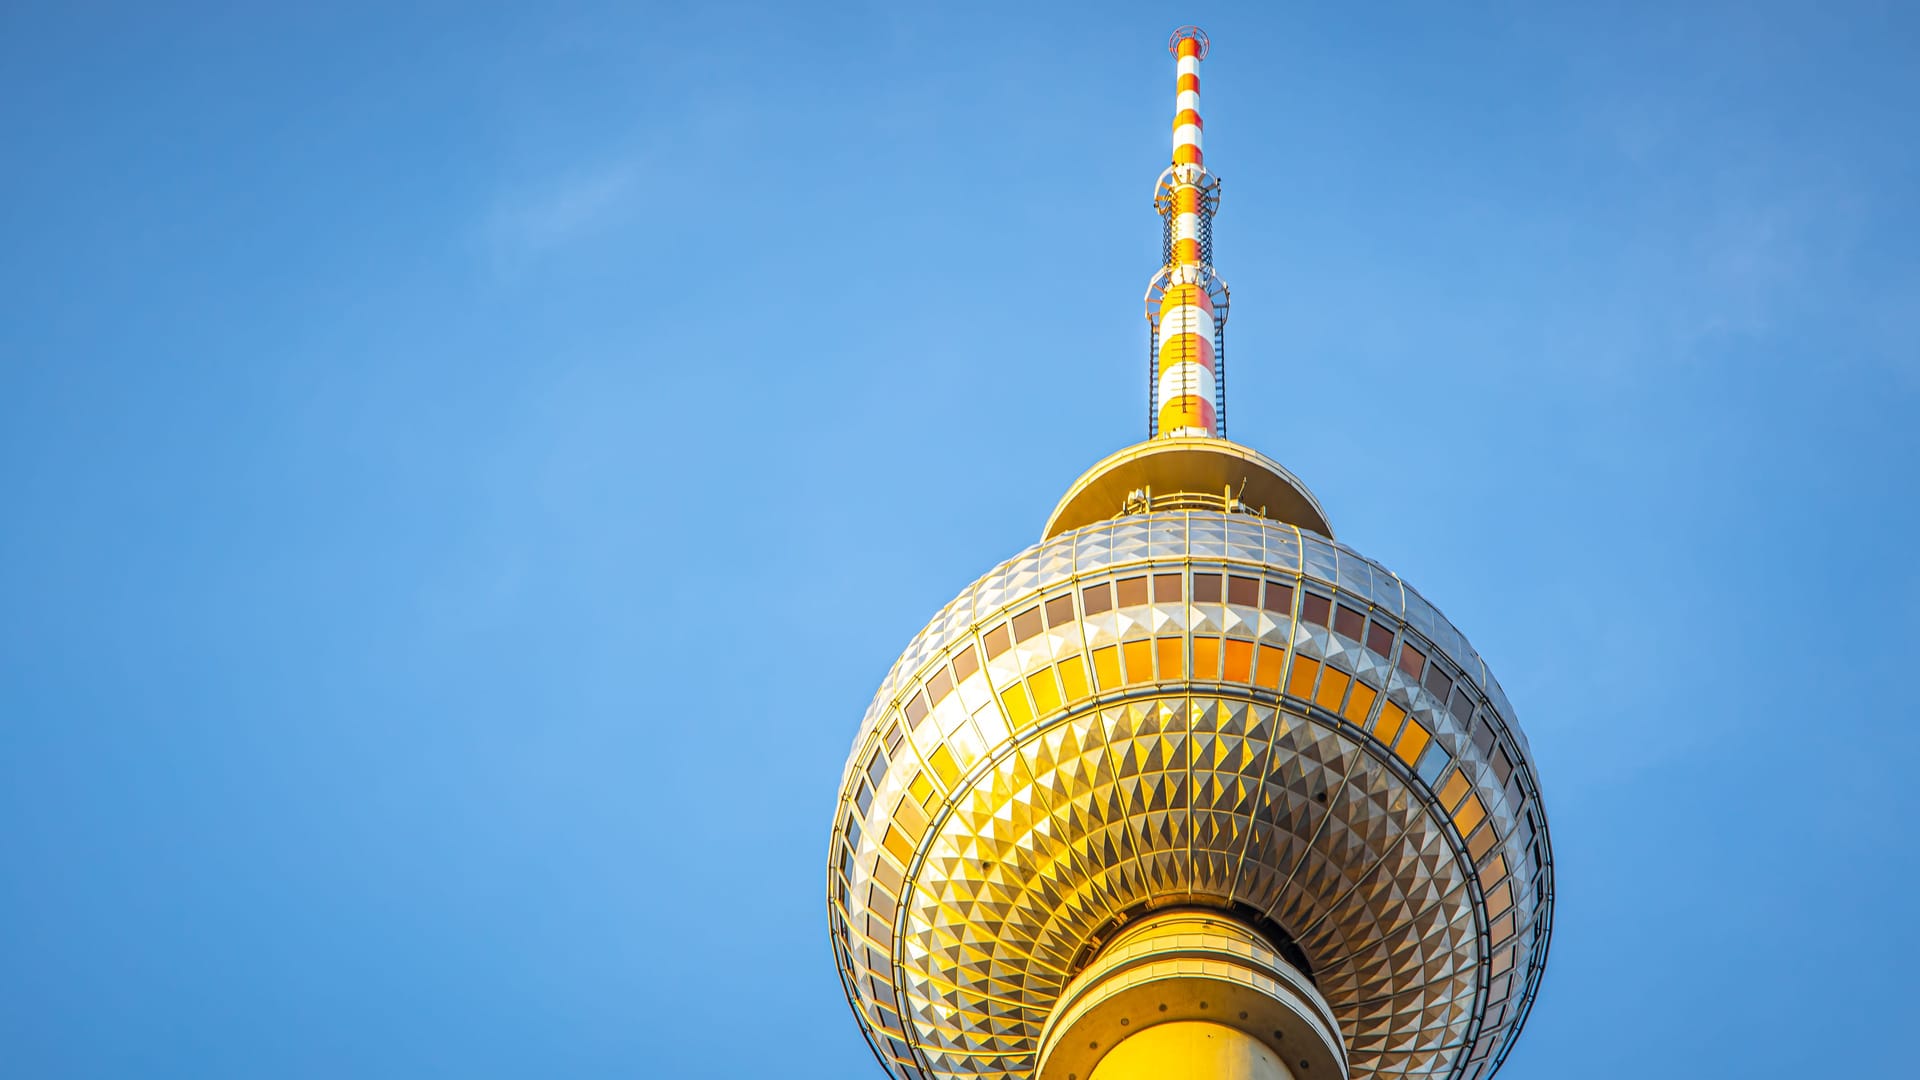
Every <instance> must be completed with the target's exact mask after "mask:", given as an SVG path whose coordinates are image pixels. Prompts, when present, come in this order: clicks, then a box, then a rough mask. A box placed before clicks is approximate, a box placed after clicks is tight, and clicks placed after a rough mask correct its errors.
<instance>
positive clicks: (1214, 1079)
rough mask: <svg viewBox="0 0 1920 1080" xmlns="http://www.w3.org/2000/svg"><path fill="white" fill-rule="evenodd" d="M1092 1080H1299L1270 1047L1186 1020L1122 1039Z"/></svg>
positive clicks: (1235, 1030)
mask: <svg viewBox="0 0 1920 1080" xmlns="http://www.w3.org/2000/svg"><path fill="white" fill-rule="evenodd" d="M1090 1080H1299V1078H1298V1077H1296V1076H1295V1075H1294V1074H1293V1071H1292V1070H1290V1069H1288V1068H1287V1066H1286V1063H1285V1062H1283V1061H1281V1060H1280V1057H1279V1055H1277V1054H1275V1053H1274V1052H1273V1051H1272V1050H1271V1049H1269V1048H1268V1047H1267V1044H1266V1043H1263V1042H1261V1041H1260V1040H1259V1039H1256V1038H1254V1037H1253V1036H1251V1035H1249V1034H1247V1033H1246V1032H1244V1031H1241V1030H1240V1029H1239V1028H1230V1027H1227V1026H1226V1025H1225V1024H1212V1023H1208V1022H1206V1021H1204V1020H1181V1021H1178V1022H1175V1023H1172V1024H1161V1025H1159V1026H1158V1027H1150V1028H1147V1029H1146V1030H1145V1031H1142V1032H1141V1033H1140V1034H1138V1035H1130V1036H1128V1037H1127V1038H1125V1039H1122V1040H1121V1042H1120V1045H1118V1046H1116V1047H1114V1048H1113V1049H1112V1050H1109V1051H1108V1052H1107V1056H1106V1057H1103V1058H1101V1059H1100V1064H1098V1065H1096V1066H1094V1068H1093V1076H1092V1077H1091V1078H1090Z"/></svg>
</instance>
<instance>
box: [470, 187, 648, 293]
mask: <svg viewBox="0 0 1920 1080" xmlns="http://www.w3.org/2000/svg"><path fill="white" fill-rule="evenodd" d="M640 177H641V170H640V163H639V162H638V161H635V160H632V159H629V160H623V161H617V162H613V163H611V164H608V165H602V166H599V167H597V168H593V169H586V170H581V171H578V172H575V173H573V174H571V175H568V176H565V177H562V178H560V179H559V180H556V181H552V182H549V183H547V184H544V185H540V186H537V187H534V188H532V189H530V190H529V189H522V190H518V191H512V192H507V193H503V194H502V196H501V197H500V198H499V199H498V200H497V201H496V202H495V204H494V206H493V209H492V210H491V211H489V213H488V214H487V218H486V221H485V224H484V228H483V232H484V235H485V239H486V245H487V250H488V253H489V254H490V256H491V257H492V260H493V263H494V268H495V269H496V270H505V269H509V268H511V267H514V266H517V265H518V264H520V263H521V262H523V261H524V260H525V259H527V258H529V257H532V256H537V255H541V254H545V253H547V252H551V251H553V250H555V249H558V248H560V247H563V246H565V245H567V244H569V243H572V242H574V241H577V240H579V239H582V238H584V237H586V236H589V235H591V234H592V233H594V232H595V231H596V230H600V229H603V228H607V227H610V226H613V225H616V224H618V223H619V222H620V221H622V220H623V219H624V218H625V217H626V216H627V214H628V213H629V212H630V210H631V209H632V207H633V206H635V205H636V202H637V196H638V195H639V189H640Z"/></svg>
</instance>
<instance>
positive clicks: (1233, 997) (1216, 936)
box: [1037, 908, 1347, 1080]
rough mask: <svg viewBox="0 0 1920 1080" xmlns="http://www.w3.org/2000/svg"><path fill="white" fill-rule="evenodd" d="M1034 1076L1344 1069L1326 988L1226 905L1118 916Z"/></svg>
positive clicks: (1336, 1075) (1078, 980) (1203, 1076)
mask: <svg viewBox="0 0 1920 1080" xmlns="http://www.w3.org/2000/svg"><path fill="white" fill-rule="evenodd" d="M1037 1076H1038V1078H1039V1080H1346V1077H1347V1054H1346V1047H1345V1044H1344V1042H1343V1040H1342V1039H1341V1035H1340V1026H1339V1024H1338V1023H1337V1022H1336V1021H1335V1020H1334V1017H1333V1010H1332V1009H1331V1008H1330V1007H1329V1006H1328V1005H1327V1001H1326V999H1325V998H1323V997H1321V996H1320V992H1319V991H1318V990H1315V989H1314V987H1313V983H1312V982H1311V981H1310V980H1309V979H1308V978H1307V976H1306V974H1305V973H1303V972H1301V971H1300V970H1299V969H1298V968H1296V967H1294V966H1293V964H1292V963H1290V962H1289V961H1288V960H1287V959H1286V958H1285V957H1284V956H1282V955H1281V951H1280V950H1279V949H1278V948H1276V947H1275V945H1274V944H1273V943H1272V942H1270V941H1268V940H1267V939H1266V937H1264V936H1262V935H1261V934H1260V933H1259V932H1257V931H1255V930H1254V929H1253V928H1251V927H1250V926H1248V925H1247V924H1246V923H1243V922H1241V921H1240V920H1239V919H1238V918H1236V917H1234V916H1233V915H1232V914H1229V913H1228V912H1225V911H1220V910H1217V909H1202V908H1178V909H1172V910H1164V911H1159V912H1155V913H1153V914H1150V915H1147V916H1145V917H1143V918H1139V919H1137V920H1136V921H1134V922H1131V923H1129V924H1127V925H1126V926H1124V927H1123V928H1122V929H1121V930H1120V931H1119V933H1118V934H1116V935H1115V936H1114V937H1113V939H1112V940H1111V941H1109V942H1107V943H1106V944H1105V945H1104V946H1103V947H1101V948H1100V950H1099V951H1098V952H1097V953H1096V954H1095V955H1094V957H1093V959H1092V961H1091V962H1089V963H1088V964H1087V965H1086V967H1085V968H1083V969H1082V970H1081V971H1080V972H1079V974H1078V975H1076V976H1075V977H1074V978H1073V980H1072V981H1071V982H1069V983H1068V984H1067V988H1066V991H1065V992H1064V993H1062V994H1061V995H1060V1000H1059V1002H1058V1003H1057V1004H1056V1005H1055V1006H1054V1011H1053V1015H1052V1016H1051V1017H1049V1018H1048V1020H1047V1024H1046V1028H1045V1029H1044V1030H1043V1031H1042V1032H1041V1035H1040V1066H1039V1069H1038V1071H1037Z"/></svg>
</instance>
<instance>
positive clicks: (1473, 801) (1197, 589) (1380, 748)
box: [828, 511, 1553, 1080]
mask: <svg viewBox="0 0 1920 1080" xmlns="http://www.w3.org/2000/svg"><path fill="white" fill-rule="evenodd" d="M1552 896H1553V879H1552V861H1551V854H1550V851H1549V847H1548V842H1547V832H1546V819H1545V816H1544V813H1543V810H1542V807H1541V803H1540V797H1539V788H1538V784H1537V781H1536V779H1535V774H1534V769H1533V764H1532V759H1531V755H1530V753H1529V751H1528V749H1527V745H1526V741H1525V738H1524V736H1522V734H1521V732H1520V729H1519V727H1518V725H1517V724H1516V723H1515V721H1514V718H1513V712H1512V709H1511V707H1510V706H1509V705H1508V703H1507V700H1506V696H1505V695H1504V694H1503V693H1502V692H1501V690H1500V686H1499V684H1498V683H1497V682H1495V681H1494V679H1493V677H1492V675H1491V674H1490V673H1489V672H1488V671H1487V669H1486V665H1485V664H1484V663H1482V662H1481V660H1480V657H1479V655H1478V654H1476V653H1475V652H1474V651H1473V649H1472V647H1471V646H1469V645H1468V644H1467V642H1466V639H1465V638H1464V637H1462V636H1461V635H1460V634H1459V632H1458V631H1456V630H1455V629H1454V628H1453V627H1452V625H1451V624H1449V623H1448V622H1447V621H1446V620H1445V619H1444V618H1442V617H1441V616H1440V614H1439V613H1438V612H1437V611H1436V610H1435V609H1434V608H1433V607H1432V606H1431V605H1429V604H1428V603H1427V602H1426V601H1425V600H1424V599H1423V598H1421V596H1420V595H1419V594H1418V593H1416V592H1415V591H1414V590H1413V589H1412V588H1410V587H1408V586H1407V585H1405V584H1404V583H1403V582H1402V581H1401V580H1400V579H1399V578H1398V577H1396V576H1394V575H1393V574H1391V573H1390V572H1388V571H1386V570H1384V569H1382V568H1381V567H1380V566H1379V565H1377V564H1375V563H1373V562H1371V561H1369V560H1367V559H1365V558H1363V557H1361V556H1360V555H1358V554H1356V553H1354V552H1352V551H1350V550H1348V549H1347V548H1345V547H1343V546H1341V545H1338V544H1335V543H1333V542H1332V541H1329V540H1327V539H1325V538H1324V537H1320V536H1318V535H1316V534H1314V533H1311V532H1304V531H1302V530H1300V529H1297V528H1295V527H1293V526H1290V525H1285V524H1281V523H1278V522H1274V521H1269V520H1265V519H1263V518H1259V517H1255V516H1252V515H1248V514H1224V513H1210V512H1200V511H1190V512H1160V513H1150V514H1136V515H1131V516H1126V517H1121V518H1117V519H1114V520H1112V521H1108V522H1103V523H1100V524H1097V525H1091V526H1087V527H1085V528H1082V529H1077V530H1074V531H1072V532H1067V533H1063V534H1062V535H1060V536H1057V537H1054V538H1053V539H1051V540H1048V541H1046V542H1044V543H1041V544H1039V545H1036V546H1034V547H1032V548H1029V549H1028V550H1026V551H1024V552H1022V553H1020V554H1019V555H1017V556H1015V557H1014V558H1012V559H1010V560H1008V561H1007V562H1005V563H1003V564H1001V565H1000V566H999V567H996V568H995V569H993V570H992V571H990V572H988V573H987V574H986V575H985V576H984V577H982V578H981V579H980V580H979V581H977V582H975V583H974V584H973V585H972V586H970V587H969V588H967V589H966V590H965V591H964V592H962V593H961V594H960V596H958V597H957V598H956V599H955V600H954V601H953V602H952V603H950V604H948V605H947V606H946V607H945V608H944V609H943V610H942V611H941V612H940V614H939V615H937V616H935V618H934V619H933V621H932V622H931V623H930V624H929V625H928V626H927V628H926V629H925V630H923V631H922V632H921V633H920V634H919V635H918V636H917V637H916V638H915V639H914V640H913V642H912V643H911V644H910V645H909V646H908V647H907V650H906V652H905V653H904V654H903V655H902V656H901V657H900V659H899V661H898V662H896V664H895V665H894V668H893V670H892V671H891V672H890V673H889V674H888V676H887V678H886V680H885V681H884V682H883V683H882V685H881V687H880V691H879V693H878V694H877V695H876V696H875V698H874V701H873V705H872V707H871V708H870V709H869V710H868V712H867V716H866V718H865V720H864V721H863V723H862V725H861V730H860V733H859V735H858V737H857V738H856V739H855V742H854V746H853V753H852V756H851V757H850V758H849V760H848V763H847V769H846V774H845V778H844V780H843V783H842V789H841V803H840V808H839V814H838V817H837V819H836V826H835V829H834V838H833V846H832V851H831V856H830V863H829V873H828V908H829V912H830V918H831V922H832V936H833V945H834V950H835V953H836V956H837V958H838V960H839V965H840V970H841V975H842V978H843V981H844V983H845V986H846V990H847V994H848V998H849V1000H850V1001H851V1002H852V1004H853V1006H854V1009H855V1012H856V1013H857V1014H858V1016H859V1018H860V1022H861V1025H862V1028H863V1030H864V1031H865V1032H866V1034H867V1036H868V1039H869V1040H870V1042H871V1043H872V1044H873V1046H874V1049H875V1052H876V1053H877V1054H878V1056H879V1057H880V1059H881V1061H882V1062H884V1063H886V1064H887V1065H888V1067H889V1069H890V1071H891V1072H892V1073H893V1074H894V1075H896V1076H899V1077H903V1078H916V1077H1007V1078H1010V1080H1026V1078H1027V1077H1029V1076H1031V1074H1032V1071H1033V1069H1034V1066H1035V1061H1034V1054H1035V1051H1036V1050H1037V1043H1038V1039H1039V1035H1040V1033H1041V1030H1042V1028H1043V1027H1044V1025H1045V1024H1046V1022H1047V1019H1048V1015H1049V1013H1050V1011H1051V1010H1052V1008H1053V1005H1054V1003H1055V1002H1056V1000H1057V999H1058V998H1059V996H1060V994H1061V992H1062V990H1063V989H1064V988H1065V986H1066V985H1067V983H1068V982H1069V981H1070V980H1071V979H1072V978H1073V976H1074V975H1075V974H1076V972H1077V971H1078V970H1079V968H1080V967H1082V966H1084V965H1085V963H1086V962H1087V960H1088V958H1089V956H1090V955H1091V949H1092V946H1093V945H1094V944H1095V943H1097V942H1098V941H1100V940H1101V939H1102V937H1103V935H1106V934H1108V933H1109V932H1110V931H1111V930H1112V929H1113V928H1114V927H1116V926H1118V925H1120V924H1122V923H1124V922H1125V921H1126V920H1128V919H1130V918H1133V917H1135V916H1137V915H1138V914H1139V913H1141V912H1142V911H1144V910H1145V909H1146V908H1148V907H1149V906H1165V905H1167V904H1169V903H1178V904H1186V905H1193V906H1203V907H1217V908H1221V909H1224V910H1229V911H1233V912H1235V913H1238V914H1240V915H1241V916H1243V917H1246V918H1250V919H1253V920H1255V921H1256V922H1258V923H1260V924H1262V925H1267V926H1271V927H1274V928H1277V929H1278V930H1279V931H1282V932H1283V933H1284V935H1285V936H1286V938H1288V939H1290V942H1289V947H1290V948H1291V947H1295V946H1297V949H1298V953H1299V956H1300V960H1301V962H1302V963H1303V965H1304V969H1305V970H1306V972H1307V973H1308V975H1309V976H1310V977H1311V979H1312V981H1313V983H1314V985H1315V986H1316V987H1317V989H1318V990H1319V992H1320V993H1321V994H1322V995H1324V996H1325V998H1326V1000H1327V1002H1328V1003H1329V1004H1330V1005H1331V1007H1332V1009H1333V1011H1334V1014H1335V1016H1336V1018H1337V1020H1338V1022H1339V1025H1340V1028H1341V1033H1342V1035H1343V1036H1344V1038H1345V1041H1346V1047H1347V1052H1348V1054H1349V1056H1350V1059H1351V1063H1352V1071H1353V1075H1354V1076H1356V1077H1360V1076H1381V1077H1385V1076H1422V1077H1425V1076H1446V1077H1461V1078H1465V1080H1479V1078H1481V1077H1484V1076H1486V1075H1487V1074H1489V1073H1491V1072H1492V1071H1493V1069H1495V1068H1496V1067H1497V1066H1498V1064H1499V1062H1500V1060H1501V1059H1502V1058H1503V1057H1504V1056H1505V1053H1506V1050H1507V1048H1508V1046H1509V1045H1510V1043H1511V1040H1512V1037H1513V1035H1514V1034H1515V1033H1517V1031H1518V1028H1519V1025H1520V1023H1521V1022H1522V1021H1523V1019H1524V1017H1525V1015H1526V1011H1527V1008H1528V1005H1529V1004H1530V1002H1531V1000H1532V997H1533V993H1534V991H1535V989H1536V987H1537V985H1538V981H1539V976H1540V972H1541V970H1542V967H1543V966H1544V964H1545V960H1546V949H1547V940H1548V936H1549V929H1550V926H1551V909H1552Z"/></svg>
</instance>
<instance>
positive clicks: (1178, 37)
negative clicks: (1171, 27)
mask: <svg viewBox="0 0 1920 1080" xmlns="http://www.w3.org/2000/svg"><path fill="white" fill-rule="evenodd" d="M1189 41H1191V42H1193V44H1191V45H1188V44H1186V43H1187V42H1189ZM1207 44H1208V42H1207V32H1206V31H1205V30H1202V29H1200V28H1199V27H1197V26H1183V27H1181V28H1180V29H1178V30H1175V31H1174V32H1173V36H1172V37H1170V38H1168V39H1167V51H1168V52H1170V53H1172V54H1173V57H1174V59H1176V60H1178V59H1179V58H1180V57H1182V56H1192V57H1194V58H1196V59H1199V60H1205V59H1206V58H1207Z"/></svg>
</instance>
